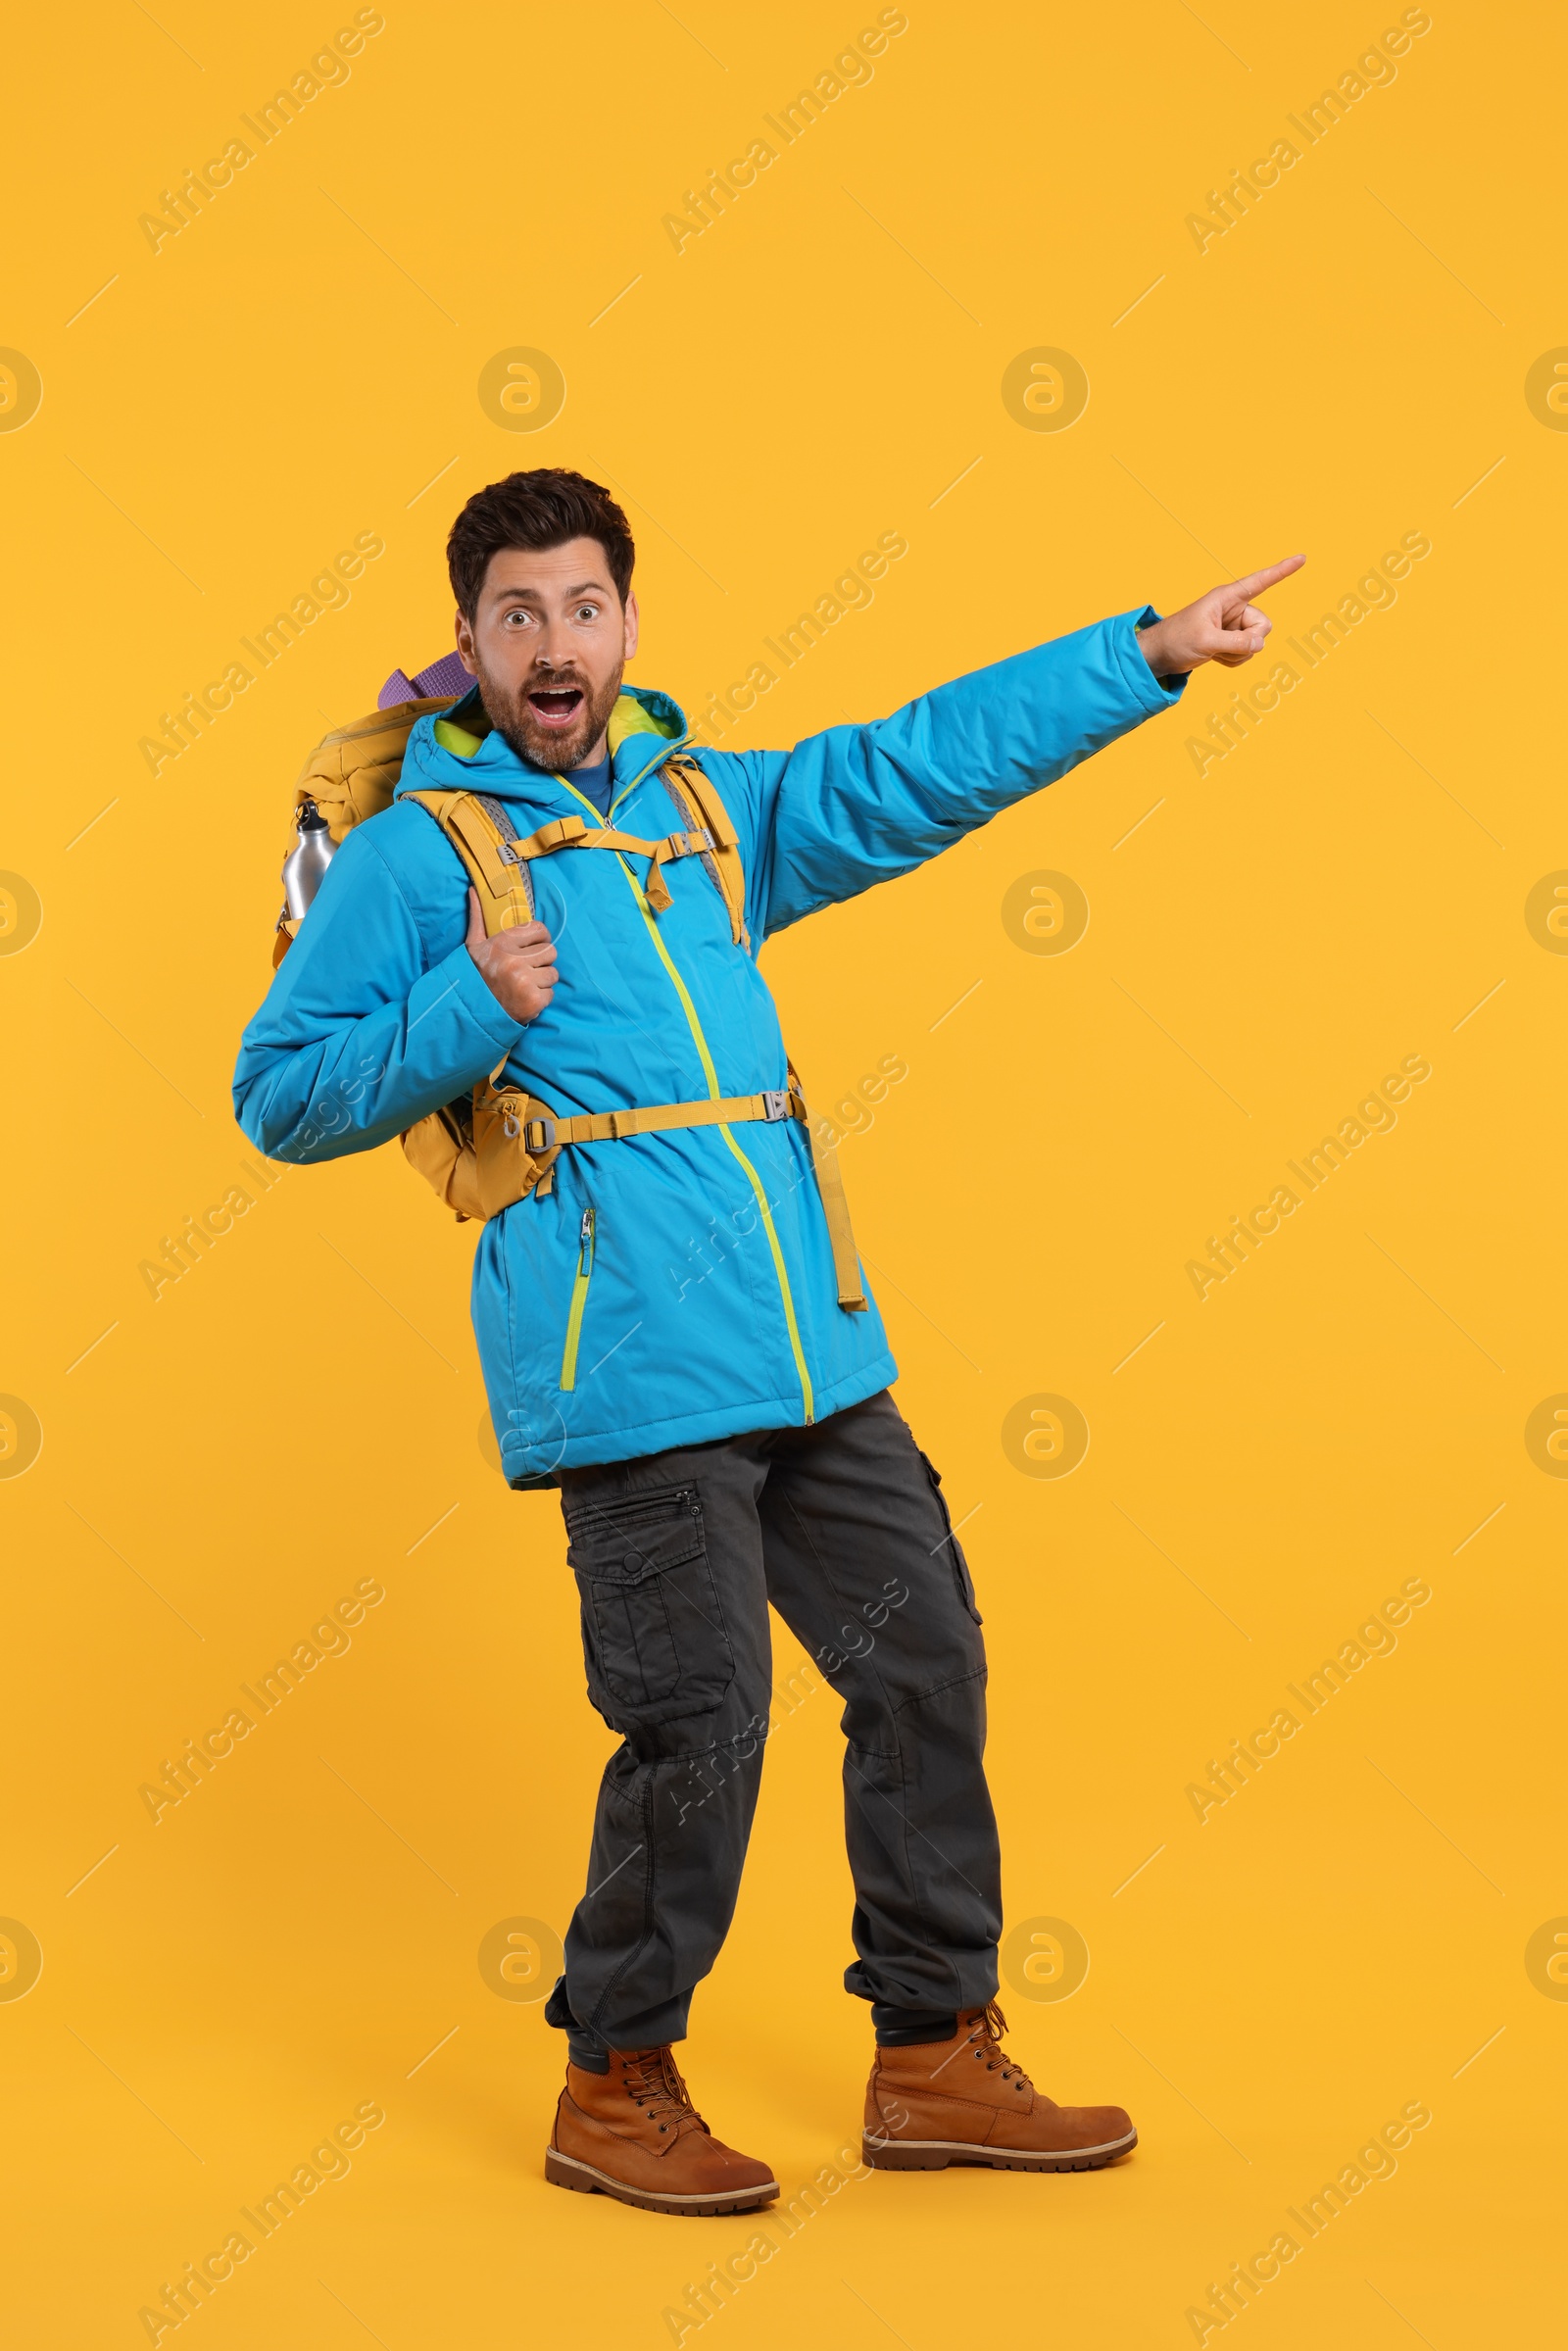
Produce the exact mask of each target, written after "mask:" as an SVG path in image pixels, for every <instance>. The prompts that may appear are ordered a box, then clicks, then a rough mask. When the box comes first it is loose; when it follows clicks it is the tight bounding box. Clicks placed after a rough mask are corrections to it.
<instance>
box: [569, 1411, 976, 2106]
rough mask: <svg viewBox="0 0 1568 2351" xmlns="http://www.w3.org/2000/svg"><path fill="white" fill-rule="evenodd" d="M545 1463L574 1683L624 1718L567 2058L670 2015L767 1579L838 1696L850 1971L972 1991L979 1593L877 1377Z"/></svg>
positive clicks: (750, 1780)
mask: <svg viewBox="0 0 1568 2351" xmlns="http://www.w3.org/2000/svg"><path fill="white" fill-rule="evenodd" d="M559 1474H560V1479H561V1499H562V1510H563V1513H564V1518H565V1522H566V1531H567V1535H568V1538H569V1550H568V1557H569V1559H570V1562H571V1566H572V1569H573V1571H574V1573H575V1575H576V1579H577V1585H578V1589H579V1592H580V1593H581V1596H582V1632H583V1649H584V1654H585V1657H586V1661H587V1668H588V1694H589V1696H590V1697H591V1698H592V1700H593V1702H594V1704H595V1705H596V1706H597V1707H598V1709H599V1711H600V1713H601V1714H602V1715H603V1716H604V1718H605V1720H606V1722H607V1723H609V1725H610V1726H611V1728H612V1729H613V1730H614V1731H618V1732H619V1733H620V1735H621V1744H620V1746H619V1747H618V1748H617V1749H616V1751H615V1753H614V1754H613V1756H612V1757H611V1759H610V1761H609V1763H608V1765H607V1766H606V1769H605V1774H604V1779H603V1782H602V1784H601V1787H600V1790H599V1802H598V1810H597V1815H596V1818H595V1822H594V1834H593V1844H592V1849H591V1853H590V1858H589V1868H588V1890H587V1892H586V1893H585V1894H584V1896H583V1898H582V1900H581V1902H579V1904H578V1905H577V1909H576V1912H575V1914H574V1916H573V1918H572V1921H571V1926H570V1929H569V1931H568V1933H567V1935H566V1945H565V1961H566V1966H565V1974H564V1978H563V1979H562V1982H561V1983H560V1984H558V1985H557V1987H556V1990H555V1992H554V1994H553V1995H552V1998H551V2001H550V2004H549V2007H548V2008H547V2010H546V2015H547V2016H548V2018H549V2020H550V2022H551V2023H552V2024H553V2025H557V2026H560V2027H562V2028H563V2029H564V2030H566V2031H567V2032H568V2033H569V2034H570V2039H571V2048H572V2054H573V2056H574V2057H575V2058H577V2060H578V2062H583V2061H584V2060H585V2059H586V2061H587V2062H589V2063H594V2062H595V2060H596V2053H597V2062H598V2063H599V2064H601V2065H602V2064H603V2062H604V2059H603V2054H602V2052H603V2049H604V2047H605V2046H606V2045H608V2046H609V2047H611V2048H615V2049H635V2048H643V2047H646V2046H648V2045H650V2044H652V2043H656V2042H660V2041H668V2040H680V2039H682V2038H683V2037H684V2035H685V2032H686V2018H687V2011H688V2009H689V2007H690V2005H691V1997H692V1992H693V1990H694V1988H695V1987H696V1985H697V1984H699V1983H700V1982H701V1980H702V1978H703V1977H704V1976H706V1975H707V1974H708V1972H709V1970H710V1969H711V1967H712V1965H713V1962H714V1960H715V1958H716V1957H717V1955H718V1950H719V1946H720V1945H721V1943H722V1942H723V1939H724V1936H725V1934H726V1933H727V1931H728V1928H729V1923H730V1919H731V1916H732V1915H733V1912H734V1908H735V1900H736V1895H737V1892H738V1890H739V1886H740V1876H741V1866H742V1863H743V1862H744V1860H745V1856H746V1844H747V1838H748V1837H749V1835H750V1833H751V1826H752V1815H753V1812H754V1811H755V1809H756V1804H757V1794H758V1788H759V1784H760V1778H761V1770H762V1756H763V1753H764V1750H765V1742H766V1739H767V1731H768V1715H769V1706H770V1702H771V1698H772V1660H771V1649H770V1642H769V1637H768V1615H767V1610H768V1602H769V1601H771V1602H772V1604H773V1606H774V1607H775V1608H776V1609H777V1610H778V1612H779V1614H780V1616H781V1617H782V1618H783V1619H784V1621H785V1623H786V1624H787V1625H788V1626H789V1628H790V1630H791V1631H792V1632H793V1633H794V1634H795V1636H796V1638H797V1640H799V1641H800V1642H801V1643H802V1645H803V1647H804V1648H805V1649H806V1651H807V1653H808V1655H809V1658H810V1659H811V1660H812V1663H813V1666H814V1669H815V1672H816V1673H817V1674H818V1675H820V1676H821V1677H822V1678H823V1679H824V1680H826V1681H827V1682H829V1683H831V1684H832V1686H833V1688H834V1690H837V1691H838V1693H839V1695H840V1696H841V1697H842V1698H843V1699H844V1701H845V1705H844V1713H843V1718H842V1728H843V1731H844V1736H845V1739H846V1742H847V1743H846V1747H845V1756H844V1812H845V1832H846V1838H847V1843H848V1848H849V1860H850V1867H851V1871H852V1874H853V1877H854V1881H855V1893H856V1900H855V1910H854V1916H853V1920H852V1934H853V1936H854V1941H855V1948H856V1951H857V1952H858V1958H857V1959H856V1961H855V1963H854V1965H853V1966H852V1967H850V1968H849V1969H848V1970H847V1971H846V1974H845V1984H846V1986H847V1988H848V1989H849V1990H850V1991H852V1992H854V1993H857V1994H858V1996H859V1997H860V1998H862V1999H866V2000H869V2001H871V2002H872V2004H873V2016H874V2019H875V2021H876V2024H877V2026H878V2029H879V2032H880V2031H882V2029H883V2028H884V2027H886V2028H889V2029H893V2030H897V2029H898V2028H899V2027H900V2026H901V2025H902V2024H903V2023H904V2022H905V2021H906V2020H912V2021H914V2022H915V2024H916V2026H918V2020H919V2019H920V2018H921V2017H922V2016H929V2015H931V2014H935V2013H940V2012H945V2011H951V2010H954V2009H957V2008H972V2007H978V2006H980V2005H982V2004H983V2003H984V2002H986V2001H987V2000H989V1999H991V1998H992V1997H993V1996H994V1995H995V1992H996V1988H997V1937H998V1935H999V1933H1000V1932H1001V1924H1002V1911H1001V1885H1000V1860H999V1854H998V1846H997V1829H996V1820H995V1816H994V1814H993V1812H992V1808H991V1799H990V1796H989V1794H988V1792H987V1789H986V1783H985V1774H984V1770H983V1768H982V1763H981V1754H982V1750H983V1747H984V1744H985V1681H986V1666H985V1648H984V1643H983V1642H982V1641H981V1637H980V1630H979V1628H980V1615H979V1611H978V1609H977V1608H976V1607H975V1603H974V1592H973V1588H972V1586H971V1584H970V1581H969V1571H968V1567H967V1565H966V1564H965V1561H964V1556H963V1552H962V1550H961V1549H960V1548H959V1545H958V1542H957V1539H956V1536H955V1535H954V1533H953V1529H952V1523H951V1521H950V1519H949V1516H948V1510H947V1505H946V1503H945V1502H944V1500H943V1498H942V1494H941V1490H940V1483H939V1480H938V1477H937V1473H936V1471H935V1470H934V1469H933V1468H932V1466H931V1464H930V1462H929V1461H928V1460H927V1459H926V1457H925V1455H924V1454H923V1453H922V1452H920V1451H919V1449H918V1448H917V1446H916V1445H915V1443H914V1440H913V1438H912V1437H911V1435H910V1434H909V1430H908V1428H907V1424H906V1423H905V1421H904V1419H903V1417H902V1415H901V1414H900V1412H899V1411H898V1408H897V1407H896V1405H895V1404H894V1402H893V1399H892V1397H891V1396H889V1395H888V1394H887V1393H886V1391H885V1390H884V1392H883V1393H882V1394H881V1395H879V1396H871V1397H870V1398H868V1400H867V1401H866V1402H864V1403H861V1404H856V1405H852V1406H851V1407H849V1408H848V1409H847V1410H845V1411H842V1412H836V1413H833V1414H831V1415H830V1416H829V1417H828V1418H827V1419H825V1420H822V1421H819V1422H817V1423H816V1424H815V1425H814V1426H812V1427H809V1428H798V1429H765V1430H760V1431H757V1432H755V1433H754V1434H751V1435H747V1436H743V1437H733V1438H726V1439H723V1440H721V1441H719V1442H718V1443H716V1444H711V1445H691V1446H682V1447H677V1448H674V1449H672V1450H670V1451H668V1452H663V1453H655V1454H651V1455H647V1456H645V1457H644V1458H642V1459H640V1460H633V1461H619V1462H612V1463H605V1464H599V1465H594V1466H590V1467H587V1468H581V1469H565V1470H562V1471H561V1472H560V1473H559ZM916 2036H919V2034H918V2032H917V2033H916Z"/></svg>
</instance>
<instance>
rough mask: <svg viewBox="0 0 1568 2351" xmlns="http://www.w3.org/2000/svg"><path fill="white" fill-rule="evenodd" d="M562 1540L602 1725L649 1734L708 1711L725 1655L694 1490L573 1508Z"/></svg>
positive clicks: (731, 1661)
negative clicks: (639, 1729) (647, 1730)
mask: <svg viewBox="0 0 1568 2351" xmlns="http://www.w3.org/2000/svg"><path fill="white" fill-rule="evenodd" d="M566 1535H567V1539H568V1540H567V1551H566V1556H567V1559H568V1560H569V1562H570V1564H571V1569H572V1572H573V1574H574V1575H575V1576H576V1579H577V1590H578V1592H579V1593H580V1594H581V1597H582V1626H583V1651H584V1655H585V1657H586V1659H587V1665H588V1681H589V1689H590V1693H591V1695H592V1697H593V1700H594V1703H595V1704H596V1705H597V1706H598V1708H599V1710H600V1712H601V1714H603V1715H604V1716H605V1718H606V1720H607V1721H608V1722H609V1723H611V1724H612V1725H613V1727H614V1728H615V1729H617V1730H618V1729H620V1728H622V1726H623V1724H625V1723H628V1722H629V1723H636V1724H640V1725H643V1726H646V1727H649V1728H652V1727H655V1726H657V1725H659V1724H661V1723H667V1722H673V1721H675V1720H677V1719H678V1718H679V1717H680V1716H682V1715H687V1714H705V1713H708V1712H710V1711H711V1709H712V1708H713V1707H715V1706H717V1705H718V1703H719V1701H720V1700H721V1699H722V1697H723V1696H724V1693H725V1691H726V1690H728V1689H729V1686H730V1684H731V1683H732V1682H733V1681H734V1679H735V1652H734V1650H733V1649H732V1648H731V1646H730V1640H729V1634H728V1632H727V1631H726V1630H725V1626H724V1617H723V1611H722V1609H721V1608H720V1606H719V1599H718V1592H717V1588H716V1587H715V1585H714V1582H713V1573H712V1569H711V1565H710V1563H709V1557H708V1539H707V1534H706V1531H705V1528H704V1525H703V1505H702V1500H701V1497H700V1496H699V1494H698V1493H697V1490H696V1488H695V1487H691V1486H682V1487H673V1488H665V1489H664V1490H662V1492H660V1493H658V1494H634V1495H629V1496H628V1495H618V1496H617V1497H616V1498H615V1499H614V1500H613V1501H611V1502H608V1503H594V1502H579V1503H575V1504H573V1505H572V1507H571V1508H569V1509H568V1510H567V1512H566Z"/></svg>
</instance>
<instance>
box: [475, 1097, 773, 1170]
mask: <svg viewBox="0 0 1568 2351" xmlns="http://www.w3.org/2000/svg"><path fill="white" fill-rule="evenodd" d="M528 1100H529V1098H528V1097H526V1096H525V1095H522V1094H519V1093H515V1092H500V1091H498V1092H497V1093H496V1095H495V1096H494V1098H493V1102H492V1106H493V1107H494V1108H495V1109H496V1110H498V1111H500V1112H501V1114H502V1116H503V1118H504V1120H505V1121H506V1130H507V1133H508V1135H509V1136H511V1137H514V1138H515V1139H516V1140H518V1141H520V1142H521V1145H522V1148H523V1150H524V1151H527V1152H528V1153H529V1154H530V1155H532V1156H537V1155H538V1154H539V1153H540V1152H541V1151H564V1150H566V1149H568V1148H569V1147H570V1146H571V1145H572V1144H574V1143H619V1142H621V1141H623V1140H624V1138H625V1137H627V1136H628V1135H666V1134H669V1133H671V1132H672V1131H673V1130H674V1129H676V1128H678V1127H716V1126H742V1125H745V1124H746V1123H747V1122H748V1121H750V1120H766V1122H767V1123H768V1124H769V1125H773V1124H776V1122H777V1121H778V1120H779V1119H781V1118H798V1119H799V1120H800V1121H801V1123H802V1125H803V1126H804V1125H805V1123H806V1118H807V1110H806V1102H805V1100H804V1098H803V1097H802V1096H801V1095H799V1094H798V1093H796V1092H795V1091H794V1089H793V1088H791V1089H789V1090H788V1091H780V1092H778V1093H769V1094H736V1095H730V1096H728V1097H726V1098H725V1099H724V1100H723V1101H721V1102H656V1103H653V1104H650V1105H648V1106H647V1107H640V1108H638V1109H635V1110H589V1111H584V1112H582V1113H581V1114H580V1115H579V1116H577V1117H575V1118H553V1117H548V1116H547V1117H535V1118H530V1117H526V1116H524V1114H523V1113H524V1112H525V1111H526V1109H527V1105H528Z"/></svg>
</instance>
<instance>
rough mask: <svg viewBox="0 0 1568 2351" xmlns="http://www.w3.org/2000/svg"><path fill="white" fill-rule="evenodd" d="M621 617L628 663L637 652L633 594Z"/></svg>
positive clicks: (629, 595) (628, 597) (627, 601)
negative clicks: (623, 625) (623, 624)
mask: <svg viewBox="0 0 1568 2351" xmlns="http://www.w3.org/2000/svg"><path fill="white" fill-rule="evenodd" d="M623 617H624V623H625V635H624V637H623V639H622V642H621V652H622V655H623V657H624V659H625V660H626V661H630V660H631V658H632V656H633V654H634V653H635V652H636V651H637V622H638V612H637V599H636V596H635V595H634V594H631V593H628V594H627V597H626V609H625V612H624V615H623ZM460 650H461V647H460Z"/></svg>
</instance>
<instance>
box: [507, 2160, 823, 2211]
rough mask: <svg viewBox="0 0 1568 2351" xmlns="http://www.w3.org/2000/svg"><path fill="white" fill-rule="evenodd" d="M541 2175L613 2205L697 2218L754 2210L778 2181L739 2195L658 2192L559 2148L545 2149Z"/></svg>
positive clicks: (775, 2189)
mask: <svg viewBox="0 0 1568 2351" xmlns="http://www.w3.org/2000/svg"><path fill="white" fill-rule="evenodd" d="M545 2178H546V2179H547V2180H549V2181H550V2184H551V2186H552V2187H570V2188H575V2189H576V2191H577V2193H578V2194H579V2195H581V2196H613V2197H614V2199H615V2201H616V2203H617V2204H635V2205H636V2206H637V2207H638V2209H639V2211H642V2212H670V2213H690V2214H692V2215H694V2216H695V2217H696V2218H697V2219H699V2220H707V2219H710V2218H711V2216H712V2215H714V2214H715V2213H724V2212H756V2211H757V2210H758V2209H759V2208H760V2206H761V2205H763V2204H770V2203H771V2202H772V2200H773V2198H774V2197H775V2196H776V2195H777V2194H778V2181H777V2180H766V2181H764V2183H763V2184H762V2186H760V2187H749V2188H747V2189H746V2190H745V2191H744V2193H742V2194H740V2195H728V2196H701V2195H698V2196H666V2195H660V2194H658V2193H657V2192H656V2191H655V2190H653V2189H652V2188H643V2187H628V2186H627V2184H626V2182H625V2181H624V2180H616V2179H613V2177H612V2176H611V2174H610V2173H609V2172H601V2171H600V2170H599V2169H598V2167H597V2166H596V2165H594V2164H591V2163H581V2162H579V2160H578V2159H577V2157H576V2156H575V2155H563V2154H562V2152H561V2150H560V2148H559V2147H547V2148H546V2149H545Z"/></svg>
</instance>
